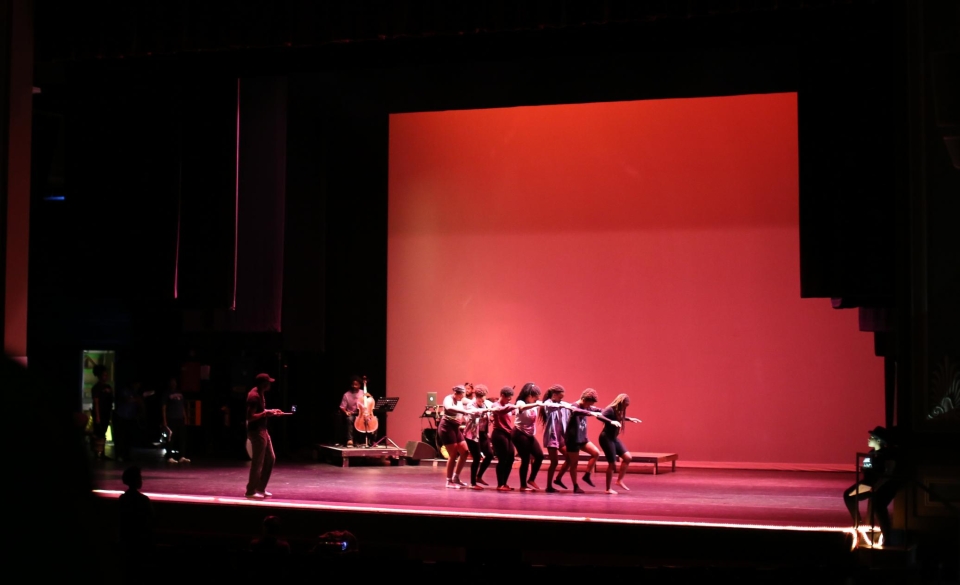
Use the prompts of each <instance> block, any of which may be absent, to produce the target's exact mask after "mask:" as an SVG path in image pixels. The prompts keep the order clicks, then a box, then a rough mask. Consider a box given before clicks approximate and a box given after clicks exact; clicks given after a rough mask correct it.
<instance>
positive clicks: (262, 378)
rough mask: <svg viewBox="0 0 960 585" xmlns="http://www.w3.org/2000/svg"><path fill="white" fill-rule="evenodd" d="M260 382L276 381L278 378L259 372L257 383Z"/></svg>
mask: <svg viewBox="0 0 960 585" xmlns="http://www.w3.org/2000/svg"><path fill="white" fill-rule="evenodd" d="M260 382H276V380H274V379H273V378H271V377H270V374H257V383H258V384H259V383H260Z"/></svg>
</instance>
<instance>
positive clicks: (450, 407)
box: [443, 396, 470, 414]
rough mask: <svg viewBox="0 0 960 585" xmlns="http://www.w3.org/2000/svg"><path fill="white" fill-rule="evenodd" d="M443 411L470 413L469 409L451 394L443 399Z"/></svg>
mask: <svg viewBox="0 0 960 585" xmlns="http://www.w3.org/2000/svg"><path fill="white" fill-rule="evenodd" d="M443 411H444V412H445V413H446V412H452V413H453V414H470V411H469V410H467V409H466V408H464V407H463V405H462V404H460V403H459V402H457V401H455V400H454V399H453V398H452V397H450V396H447V397H446V398H444V399H443Z"/></svg>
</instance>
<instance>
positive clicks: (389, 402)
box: [372, 398, 400, 449]
mask: <svg viewBox="0 0 960 585" xmlns="http://www.w3.org/2000/svg"><path fill="white" fill-rule="evenodd" d="M399 401H400V399H399V398H377V403H376V404H375V405H374V407H373V408H374V410H382V411H383V413H384V414H383V421H384V424H386V421H387V413H390V412H393V409H395V408H396V407H397V402H399ZM384 441H386V442H388V443H390V444H391V445H393V446H394V447H396V448H397V449H399V448H400V446H399V445H397V444H396V443H394V442H393V441H392V440H391V439H390V438H389V437H387V435H386V433H384V435H383V436H382V437H380V439H378V440H377V442H376V443H374V444H373V445H372V446H373V447H377V446H379V445H380V443H382V442H384Z"/></svg>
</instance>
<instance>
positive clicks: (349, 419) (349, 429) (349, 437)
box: [343, 413, 357, 444]
mask: <svg viewBox="0 0 960 585" xmlns="http://www.w3.org/2000/svg"><path fill="white" fill-rule="evenodd" d="M343 420H344V423H343V424H345V425H346V428H345V429H344V430H343V434H344V435H345V436H346V438H345V439H344V441H343V442H344V444H346V443H352V442H354V440H355V439H354V436H355V433H356V432H357V429H356V428H354V426H353V424H354V423H355V422H356V420H357V413H353V414H344V415H343Z"/></svg>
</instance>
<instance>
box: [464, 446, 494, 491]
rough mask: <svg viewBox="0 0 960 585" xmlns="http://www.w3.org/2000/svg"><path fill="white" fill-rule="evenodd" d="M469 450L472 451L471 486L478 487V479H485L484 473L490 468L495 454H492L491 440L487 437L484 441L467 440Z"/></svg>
mask: <svg viewBox="0 0 960 585" xmlns="http://www.w3.org/2000/svg"><path fill="white" fill-rule="evenodd" d="M467 449H470V458H471V459H473V461H471V462H470V485H477V479H478V478H481V479H482V478H483V472H484V471H486V470H487V468H488V467H490V463H491V460H492V459H493V454H492V453H490V440H489V439H487V438H486V437H485V436H484V438H483V439H481V440H478V441H474V440H472V439H467Z"/></svg>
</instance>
